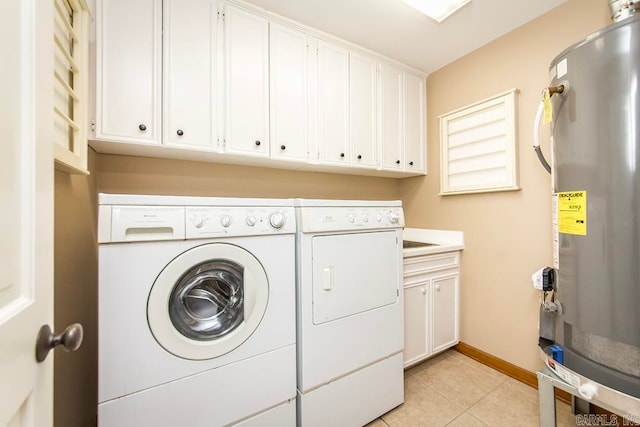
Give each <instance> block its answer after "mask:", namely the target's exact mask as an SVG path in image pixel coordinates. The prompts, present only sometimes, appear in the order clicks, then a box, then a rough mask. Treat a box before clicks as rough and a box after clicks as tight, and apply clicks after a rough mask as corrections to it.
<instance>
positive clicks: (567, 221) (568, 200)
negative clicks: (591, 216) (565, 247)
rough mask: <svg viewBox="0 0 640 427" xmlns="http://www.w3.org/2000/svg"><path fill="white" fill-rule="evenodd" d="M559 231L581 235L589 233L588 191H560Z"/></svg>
mask: <svg viewBox="0 0 640 427" xmlns="http://www.w3.org/2000/svg"><path fill="white" fill-rule="evenodd" d="M558 231H559V232H560V233H566V234H577V235H579V236H586V235H587V192H586V191H564V192H560V193H558Z"/></svg>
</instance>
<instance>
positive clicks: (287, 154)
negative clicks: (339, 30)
mask: <svg viewBox="0 0 640 427" xmlns="http://www.w3.org/2000/svg"><path fill="white" fill-rule="evenodd" d="M269 32H270V39H269V47H270V52H269V62H270V67H269V71H270V73H269V79H270V90H271V92H270V109H269V111H270V130H271V158H272V159H281V160H290V161H299V162H306V161H307V153H308V145H309V144H308V142H309V139H308V136H309V96H308V95H309V94H308V91H309V61H308V50H309V49H308V46H309V40H308V36H307V35H306V34H304V33H302V32H300V31H297V30H294V29H291V28H288V27H284V26H282V25H278V24H273V23H272V24H270V28H269Z"/></svg>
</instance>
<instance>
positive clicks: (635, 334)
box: [541, 14, 640, 407]
mask: <svg viewBox="0 0 640 427" xmlns="http://www.w3.org/2000/svg"><path fill="white" fill-rule="evenodd" d="M549 70H550V85H551V86H550V88H551V92H550V93H547V95H546V101H547V103H548V108H549V109H550V111H548V113H549V114H550V115H552V117H553V118H552V122H551V123H552V126H551V129H552V136H553V139H552V149H553V155H552V161H551V170H552V181H553V197H554V208H555V209H554V212H555V214H554V220H553V223H554V263H555V266H554V267H555V268H556V270H557V274H556V283H555V285H554V289H555V291H554V292H555V296H554V300H555V303H556V304H555V305H554V307H557V311H554V322H553V323H554V325H553V326H552V328H551V329H552V331H553V332H552V333H551V336H547V337H546V338H550V339H549V340H543V341H542V342H543V344H542V345H541V347H543V348H544V350H545V352H546V353H545V357H547V359H546V360H545V361H547V362H549V361H551V364H552V365H553V366H552V368H553V369H554V370H556V371H557V372H556V373H558V374H559V375H560V376H561V377H563V379H565V381H568V382H571V383H575V384H574V385H575V386H576V387H577V388H579V387H581V386H582V387H583V388H584V386H583V385H584V384H586V382H590V384H592V385H593V386H594V387H595V389H589V390H596V391H597V390H598V387H600V389H610V390H614V391H616V392H619V393H620V394H621V395H626V396H628V397H629V398H630V399H631V400H632V401H633V400H637V399H640V14H631V15H630V16H629V17H625V19H623V20H621V21H619V22H615V23H613V24H611V25H609V26H608V27H606V28H604V29H602V30H601V31H598V32H596V33H594V34H592V35H590V36H589V37H587V38H586V39H584V40H583V41H581V42H579V43H577V44H575V45H573V46H571V47H569V48H568V49H566V50H565V51H563V52H562V53H561V54H560V55H558V56H557V57H556V58H555V59H554V60H553V62H552V64H551V66H550V69H549ZM554 93H555V95H554ZM554 310H555V308H554ZM541 325H542V322H541ZM544 342H546V343H547V345H544ZM549 344H553V345H552V346H549ZM558 354H559V356H558ZM547 364H548V365H549V363H547ZM585 390H586V389H585ZM585 397H589V396H585ZM614 407H615V406H614Z"/></svg>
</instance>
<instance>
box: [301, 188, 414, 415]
mask: <svg viewBox="0 0 640 427" xmlns="http://www.w3.org/2000/svg"><path fill="white" fill-rule="evenodd" d="M294 203H295V205H296V219H297V225H298V232H297V237H296V239H297V241H296V247H297V248H296V257H297V290H298V293H297V309H298V320H297V321H298V330H297V334H298V335H297V348H298V374H297V383H298V402H297V404H298V408H297V409H298V425H301V426H304V427H313V426H329V425H331V426H362V425H364V424H367V423H368V422H369V421H371V420H373V419H375V418H376V417H378V416H380V415H382V414H384V413H385V412H387V411H389V410H391V409H392V408H394V407H396V406H398V405H399V404H401V403H402V402H403V401H404V372H403V365H402V350H403V344H404V338H403V337H404V321H403V294H402V227H403V225H404V216H403V211H402V205H401V202H399V201H384V202H383V201H340V200H308V199H296V200H295V201H294Z"/></svg>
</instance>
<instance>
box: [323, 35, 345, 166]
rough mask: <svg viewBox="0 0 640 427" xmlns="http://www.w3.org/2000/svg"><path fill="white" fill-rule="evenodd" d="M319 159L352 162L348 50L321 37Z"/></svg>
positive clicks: (334, 162)
mask: <svg viewBox="0 0 640 427" xmlns="http://www.w3.org/2000/svg"><path fill="white" fill-rule="evenodd" d="M317 79H318V116H319V118H318V119H319V125H318V133H319V141H318V145H319V147H318V148H319V151H320V156H319V157H320V162H321V163H325V164H336V165H345V166H347V165H349V52H348V51H347V50H345V49H342V48H340V47H338V46H334V45H331V44H328V43H326V42H322V41H318V75H317Z"/></svg>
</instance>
